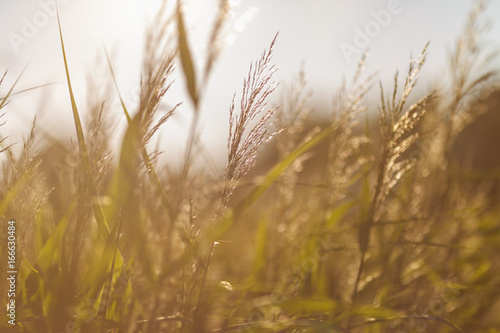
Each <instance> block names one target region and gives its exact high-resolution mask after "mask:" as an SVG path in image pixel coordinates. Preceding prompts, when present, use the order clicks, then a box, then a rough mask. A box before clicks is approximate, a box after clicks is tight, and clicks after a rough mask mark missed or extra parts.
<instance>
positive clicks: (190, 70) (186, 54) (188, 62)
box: [177, 2, 198, 107]
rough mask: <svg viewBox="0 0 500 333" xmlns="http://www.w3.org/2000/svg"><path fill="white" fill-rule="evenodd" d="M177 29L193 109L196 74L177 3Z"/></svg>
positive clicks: (195, 97)
mask: <svg viewBox="0 0 500 333" xmlns="http://www.w3.org/2000/svg"><path fill="white" fill-rule="evenodd" d="M177 29H178V30H179V31H178V34H179V51H180V56H181V63H182V69H183V70H184V75H185V77H186V84H187V88H188V91H189V95H190V96H191V100H192V101H193V104H194V105H195V107H197V106H198V91H197V87H196V72H195V70H194V66H193V60H192V57H191V51H190V50H189V44H188V41H187V33H186V29H185V26H184V18H183V16H182V10H181V4H180V2H178V3H177Z"/></svg>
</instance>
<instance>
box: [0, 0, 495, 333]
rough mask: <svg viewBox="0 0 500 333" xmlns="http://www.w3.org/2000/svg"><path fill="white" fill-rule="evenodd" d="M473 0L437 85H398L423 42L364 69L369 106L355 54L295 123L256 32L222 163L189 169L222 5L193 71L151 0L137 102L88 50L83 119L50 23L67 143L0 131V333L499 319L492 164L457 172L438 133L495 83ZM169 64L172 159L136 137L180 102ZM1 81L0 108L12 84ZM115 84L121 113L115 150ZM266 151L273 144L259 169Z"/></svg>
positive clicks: (418, 62) (448, 327) (184, 41)
mask: <svg viewBox="0 0 500 333" xmlns="http://www.w3.org/2000/svg"><path fill="white" fill-rule="evenodd" d="M474 4H475V5H474V6H473V9H472V10H471V13H470V15H469V18H468V21H467V23H466V25H465V28H464V31H463V32H462V33H461V34H460V36H459V38H458V39H457V43H456V46H455V48H454V50H453V51H452V52H451V54H450V58H449V64H450V70H449V77H450V81H449V82H450V83H449V85H447V84H445V85H444V86H437V87H435V88H434V89H432V90H430V91H429V92H427V93H426V94H423V95H422V96H413V95H414V94H415V91H414V90H415V89H414V88H415V86H416V85H417V84H418V78H419V75H420V73H421V72H422V71H425V61H426V58H427V57H428V56H429V54H432V52H430V53H429V51H428V50H429V45H426V46H424V48H423V50H422V52H421V53H420V55H419V56H418V57H417V58H415V59H413V58H412V59H410V64H409V68H408V71H407V72H406V73H405V75H404V76H403V78H401V76H400V74H399V73H398V72H396V74H395V76H394V86H393V87H392V89H391V91H390V92H389V93H388V90H387V89H386V88H385V87H383V85H382V84H380V85H379V89H380V99H379V101H378V102H377V103H376V105H377V109H378V119H375V120H374V119H373V117H372V116H371V115H370V114H369V113H368V112H367V111H368V109H369V108H370V107H369V105H372V103H369V104H367V101H366V95H367V93H368V92H369V91H370V90H372V89H376V88H375V84H374V83H375V82H376V76H375V75H372V74H367V71H366V67H367V63H368V62H369V56H368V55H365V56H363V57H362V58H361V59H360V61H359V65H358V68H357V70H356V72H355V73H354V74H353V78H352V80H350V81H348V82H345V83H344V84H343V85H342V86H341V87H340V89H339V90H338V91H337V93H336V98H335V103H334V105H333V106H332V110H331V117H330V118H329V120H328V121H327V122H326V123H323V124H322V125H321V126H313V128H311V126H310V125H309V124H310V123H311V122H312V120H311V119H310V118H311V115H312V112H311V111H312V109H313V106H312V105H310V102H309V96H310V94H309V93H308V91H310V89H309V88H308V86H307V80H306V73H304V72H300V73H299V75H298V77H297V78H296V79H295V81H294V82H292V83H290V84H284V85H282V87H283V86H284V89H283V90H282V91H283V93H282V95H281V98H280V105H279V106H271V104H270V103H271V98H272V96H274V95H277V93H276V90H277V89H278V82H275V81H274V77H275V73H276V71H277V67H275V66H274V65H273V62H272V55H273V49H274V47H275V46H276V45H277V44H279V36H278V35H275V36H274V38H273V35H272V34H270V35H269V36H268V37H269V39H270V41H271V42H270V45H269V47H268V48H267V49H266V50H264V52H263V53H262V55H261V57H260V58H258V59H257V60H256V61H255V62H253V63H252V64H251V65H250V69H249V72H248V75H247V77H246V78H244V79H243V86H242V88H241V91H240V92H236V93H235V95H234V97H233V100H232V101H228V110H229V114H228V120H226V121H227V122H226V123H228V128H229V133H228V141H227V161H226V162H227V164H226V167H225V168H224V169H223V170H220V172H219V174H211V173H209V172H208V171H204V170H200V169H199V168H196V167H195V164H196V163H197V162H196V161H197V157H198V155H199V154H201V150H202V149H203V147H202V143H201V142H200V135H199V128H198V125H197V123H198V118H199V115H200V113H201V112H205V111H206V110H203V108H202V107H201V105H202V103H201V101H202V100H203V98H204V93H205V92H206V91H207V90H206V87H207V85H208V83H209V80H208V77H209V76H210V73H211V70H212V69H213V68H214V66H217V60H218V57H219V55H220V52H221V43H222V42H221V41H222V40H223V35H224V26H225V21H226V20H227V18H228V11H229V10H230V9H229V8H230V7H229V2H228V1H224V0H223V1H221V2H220V6H219V12H218V14H217V15H216V19H215V22H214V26H213V29H212V32H211V34H210V38H209V41H208V43H209V48H208V53H207V55H206V59H203V60H204V61H202V63H204V64H205V67H204V68H203V71H201V72H200V71H199V70H198V69H197V67H196V66H195V65H194V64H195V61H194V60H195V59H194V57H193V54H192V53H191V48H190V32H189V30H187V29H186V27H185V24H184V13H183V7H182V6H181V4H180V2H178V3H177V4H176V6H173V7H172V8H173V11H172V12H169V11H168V10H166V8H167V4H166V2H164V4H163V6H162V8H161V9H160V11H159V12H158V15H157V16H156V17H155V18H154V21H153V22H152V24H151V26H150V27H149V28H148V31H147V36H146V37H147V38H146V44H145V59H144V63H143V71H142V76H141V82H140V103H139V105H138V106H137V108H136V109H135V110H132V109H129V106H127V105H126V104H125V102H124V100H123V99H122V97H121V93H120V87H119V86H118V84H117V81H116V79H115V69H114V68H113V64H112V62H113V61H112V58H111V57H109V56H108V54H107V52H106V48H105V47H104V51H103V52H104V54H105V58H106V65H105V69H106V73H107V74H108V82H107V83H106V85H105V86H104V87H96V86H95V85H92V79H90V80H89V103H88V110H87V111H88V112H86V114H88V119H87V122H85V119H82V118H81V113H80V111H81V107H79V105H80V103H81V101H78V100H77V99H76V98H75V96H74V94H73V90H72V85H71V82H72V81H71V75H70V74H71V59H69V58H67V57H66V50H65V44H64V36H63V32H64V26H63V24H61V22H59V23H60V25H59V27H60V29H59V34H60V41H61V51H62V61H61V65H62V66H64V68H65V71H66V78H67V87H68V93H69V99H68V104H67V105H68V108H67V111H68V112H71V113H72V115H73V119H74V126H75V134H76V140H67V141H64V140H61V141H57V140H55V139H52V138H48V139H47V138H43V136H42V137H41V138H40V133H39V131H38V128H37V126H36V121H35V120H34V121H33V126H32V130H31V131H30V133H29V135H28V136H27V137H26V139H25V140H24V142H23V149H22V153H21V154H17V153H16V152H15V151H14V149H13V147H12V146H10V145H9V144H8V140H7V139H6V138H5V136H2V137H0V144H1V146H0V152H1V154H2V155H3V157H4V158H3V166H2V167H3V168H2V186H1V188H0V216H1V217H2V220H3V221H7V219H9V218H15V219H16V220H17V225H18V263H19V267H18V269H19V274H18V280H17V286H18V295H17V297H16V304H17V305H16V311H17V325H16V326H9V325H8V324H7V321H6V318H7V317H6V316H2V317H1V318H2V319H1V321H0V323H1V325H2V332H4V331H5V332H54V333H61V332H500V330H499V327H500V321H499V317H498V315H497V314H498V309H499V307H500V303H499V301H498V299H499V296H500V279H499V275H498V272H499V271H500V267H499V263H498V262H497V260H496V256H497V254H498V251H499V250H500V247H499V244H500V241H499V240H500V238H499V237H500V233H499V230H500V229H499V228H498V220H499V217H500V206H499V205H498V202H499V201H498V197H494V195H496V194H495V192H494V191H489V188H490V187H494V186H498V183H499V182H500V180H499V179H498V178H495V175H498V170H493V169H491V170H481V171H479V177H475V178H473V179H471V178H467V177H464V173H466V172H467V171H466V170H468V169H465V168H464V169H460V166H458V169H456V168H457V166H452V165H451V162H450V153H451V151H452V146H453V142H454V140H455V139H456V138H457V137H458V136H459V135H460V133H461V132H462V130H463V129H464V128H466V127H467V125H468V124H471V123H473V122H474V119H475V118H476V117H477V116H478V115H479V114H481V112H482V110H484V107H483V106H484V105H486V103H487V98H484V97H483V95H482V94H481V93H482V92H484V91H492V90H495V89H497V86H495V83H494V82H495V81H494V79H495V78H496V75H497V72H496V70H492V69H491V67H488V66H486V67H481V66H480V65H481V64H484V63H485V61H484V60H485V59H486V63H487V64H488V63H491V61H492V59H494V58H493V56H492V55H491V54H489V53H487V52H485V51H483V50H482V44H481V40H482V37H483V33H484V27H483V26H482V25H481V22H482V18H483V13H484V8H485V7H484V3H483V2H479V1H478V2H475V3H474ZM169 27H173V29H170V28H169ZM171 31H173V32H172V33H171ZM488 61H489V62H488ZM174 71H177V72H179V73H180V75H182V76H183V77H184V79H185V82H186V87H185V88H186V90H187V92H188V95H187V96H188V99H189V101H186V102H187V103H188V104H190V105H191V106H192V110H193V113H194V117H193V123H192V126H191V128H190V132H189V133H188V139H187V142H186V143H185V144H186V149H185V151H186V153H185V156H184V158H183V161H181V168H180V169H179V170H177V169H173V168H172V167H171V166H170V165H169V164H162V163H161V162H160V160H159V159H158V158H157V156H158V155H159V154H160V152H159V151H156V150H155V149H153V148H152V144H151V142H152V140H154V139H155V138H156V136H157V133H158V131H159V130H160V129H161V127H162V125H163V124H165V123H166V122H167V121H169V119H170V117H171V116H172V115H173V114H174V113H175V112H177V111H176V110H177V106H174V107H173V108H172V109H170V110H168V111H167V112H165V113H163V114H160V113H159V109H160V106H161V105H162V104H161V103H162V100H163V98H164V97H165V96H166V95H167V94H169V89H170V88H171V86H172V84H175V83H174V81H173V73H174ZM2 81H3V79H2V80H1V81H0V84H1V83H2ZM401 82H402V83H401ZM13 91H14V87H12V89H10V90H9V92H8V94H7V95H6V96H4V97H3V98H2V99H1V100H0V111H1V112H7V111H8V100H9V99H12V98H21V96H22V95H20V96H19V97H18V96H15V95H13ZM112 95H116V96H117V97H118V99H119V100H120V102H121V104H120V107H121V109H122V111H123V117H124V118H125V119H126V120H127V124H126V130H125V134H124V135H123V138H122V140H121V144H120V147H119V150H118V153H117V156H113V155H112V151H113V150H112V147H111V140H110V138H111V136H112V132H111V131H110V128H111V127H112V126H113V124H114V121H116V120H117V119H113V118H112V117H111V116H110V114H111V109H110V107H111V105H112V104H111V103H110V102H109V101H110V100H111V99H112V98H113V96H112ZM478 96H479V98H478ZM276 97H277V96H276ZM410 99H415V100H416V102H415V103H414V104H412V105H409V100H410ZM275 100H276V99H275ZM373 103H374V104H375V102H373ZM497 111H498V110H494V111H490V112H497ZM42 139H45V140H46V142H48V144H42V143H41V142H42ZM73 143H74V144H73ZM266 149H267V150H268V151H274V152H275V153H276V154H275V155H276V156H277V158H276V160H275V162H273V164H272V165H270V166H269V165H267V166H266V165H265V164H266V163H265V162H264V161H263V159H262V156H264V154H265V153H266V151H265V150H266ZM273 149H274V150H273ZM491 153H492V154H498V151H492V152H491ZM497 168H498V166H497ZM256 170H264V171H262V172H261V173H260V174H259V175H258V177H255V175H256V173H257V171H256ZM457 170H458V172H457ZM492 179H493V180H492ZM495 184H497V185H495ZM3 225H5V226H6V223H4V224H3ZM5 226H2V232H3V233H2V235H6V233H5V232H6V230H7V229H6V227H5ZM0 256H1V257H2V258H6V246H5V237H4V238H2V247H1V250H0ZM2 260H4V259H2ZM2 267H3V266H2ZM5 281H6V280H5V279H2V280H1V281H0V295H1V296H0V298H1V299H2V301H5V300H6V297H7V292H6V290H7V284H6V282H5Z"/></svg>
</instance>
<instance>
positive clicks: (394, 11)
mask: <svg viewBox="0 0 500 333" xmlns="http://www.w3.org/2000/svg"><path fill="white" fill-rule="evenodd" d="M407 1H412V0H407ZM403 9H404V7H403V5H402V4H401V1H400V0H389V1H388V2H387V6H386V8H385V9H380V10H372V11H371V13H370V16H371V17H372V19H371V20H370V21H368V22H366V23H365V25H364V26H363V27H362V28H360V27H355V28H354V37H353V39H352V42H351V43H347V42H342V43H340V50H341V51H342V54H343V55H344V58H345V59H346V61H347V62H348V63H349V64H350V63H352V61H353V56H355V57H354V59H357V58H358V56H360V55H361V54H362V53H363V52H364V51H365V50H366V48H367V47H368V46H369V45H370V43H371V41H372V40H373V39H374V38H375V37H377V36H379V35H380V34H381V33H382V31H383V29H384V28H387V27H388V26H389V25H390V24H391V22H392V19H393V17H394V16H396V15H399V14H401V13H402V12H403Z"/></svg>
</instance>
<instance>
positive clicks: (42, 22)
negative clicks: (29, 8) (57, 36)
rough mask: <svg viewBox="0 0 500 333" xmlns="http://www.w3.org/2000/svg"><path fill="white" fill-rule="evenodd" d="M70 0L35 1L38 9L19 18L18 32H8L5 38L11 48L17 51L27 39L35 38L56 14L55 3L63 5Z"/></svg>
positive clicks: (26, 42)
mask: <svg viewBox="0 0 500 333" xmlns="http://www.w3.org/2000/svg"><path fill="white" fill-rule="evenodd" d="M70 1H71V0H39V1H38V2H37V4H38V7H39V10H37V11H36V12H35V13H34V14H33V15H32V16H31V17H26V16H24V17H23V18H22V19H21V22H22V24H21V29H20V32H18V33H16V32H12V31H11V32H9V33H8V34H7V39H8V40H9V44H10V46H11V47H12V49H13V50H14V51H15V52H16V53H19V50H20V47H21V46H22V45H25V44H28V43H29V41H30V40H31V39H33V38H35V37H36V36H37V35H38V33H39V32H40V30H42V29H43V28H45V27H46V26H47V25H48V24H49V22H50V20H51V19H53V18H55V17H56V15H57V11H56V5H59V6H61V5H65V4H67V3H69V2H70Z"/></svg>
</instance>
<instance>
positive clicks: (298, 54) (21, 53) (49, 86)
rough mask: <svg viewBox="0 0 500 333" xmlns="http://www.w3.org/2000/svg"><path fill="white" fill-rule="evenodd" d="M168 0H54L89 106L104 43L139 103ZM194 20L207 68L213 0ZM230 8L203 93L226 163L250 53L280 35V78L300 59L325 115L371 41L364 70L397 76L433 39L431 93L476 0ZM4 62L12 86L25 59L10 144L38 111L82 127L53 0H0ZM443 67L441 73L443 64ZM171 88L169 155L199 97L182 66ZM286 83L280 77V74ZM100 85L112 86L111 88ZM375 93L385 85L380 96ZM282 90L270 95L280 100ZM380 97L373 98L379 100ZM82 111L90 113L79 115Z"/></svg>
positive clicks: (189, 13)
mask: <svg viewBox="0 0 500 333" xmlns="http://www.w3.org/2000/svg"><path fill="white" fill-rule="evenodd" d="M159 3H160V0H149V1H138V0H86V1H84V0H58V4H59V11H60V17H61V24H62V29H63V35H64V38H65V44H66V51H67V56H68V61H69V67H70V73H71V76H72V80H73V84H74V90H75V92H76V100H77V103H78V106H79V108H80V112H82V113H83V114H84V113H85V103H86V100H87V99H86V87H87V81H88V78H89V77H91V78H92V80H93V81H94V82H95V83H97V85H98V86H99V85H100V84H101V82H102V86H103V87H104V85H105V82H107V80H109V79H110V76H109V71H107V70H106V68H107V67H106V63H105V61H104V60H103V59H104V56H103V55H104V52H103V44H104V45H105V46H106V49H107V50H108V51H109V52H110V53H111V54H112V62H113V66H114V70H115V73H116V75H117V79H118V84H119V86H120V90H121V93H122V95H123V97H124V100H125V103H126V104H127V106H128V107H129V109H131V110H134V107H135V106H137V104H138V102H139V95H138V94H139V82H140V70H141V56H142V49H143V40H144V39H143V36H144V31H145V28H146V27H147V23H148V22H149V21H150V19H151V17H152V16H153V15H154V13H155V12H156V10H157V8H158V6H159ZM184 3H185V6H186V10H185V13H186V20H187V22H186V24H187V26H188V29H189V39H190V40H189V42H190V46H191V49H192V52H193V53H194V54H195V55H194V58H195V61H196V60H199V62H198V63H197V64H196V65H197V69H198V71H199V72H200V71H201V70H202V68H201V66H202V63H203V61H204V59H205V58H206V46H207V43H208V38H209V34H210V27H211V24H212V23H213V21H214V18H215V14H216V10H217V6H218V3H219V1H217V0H189V1H184ZM231 5H232V6H233V13H232V16H231V19H230V20H229V24H228V25H227V26H226V28H225V29H226V36H227V37H226V44H225V47H224V49H223V51H222V55H221V57H220V58H219V60H218V62H217V63H216V65H215V68H214V70H213V72H212V75H211V77H210V81H209V82H208V87H207V90H206V91H205V94H204V97H203V100H202V103H201V113H202V116H201V121H200V129H201V130H202V142H204V143H205V146H206V147H207V150H208V152H209V154H210V156H211V159H213V160H214V161H217V162H216V164H218V165H222V164H223V163H225V162H224V161H225V155H226V151H225V147H226V140H227V127H228V126H227V119H228V114H229V106H230V103H231V99H232V96H233V94H234V93H235V92H240V91H241V86H242V83H243V79H244V78H245V76H246V75H247V73H248V68H249V65H250V63H251V61H253V60H254V59H256V58H258V56H259V55H260V54H261V53H262V52H263V50H264V49H265V48H266V47H268V46H269V43H270V42H271V40H272V39H273V37H274V35H275V34H276V33H277V32H279V37H278V41H277V45H276V48H275V53H274V63H275V64H276V65H277V66H278V67H279V72H278V76H277V80H280V81H282V82H283V83H284V84H285V85H286V83H287V82H288V83H290V82H291V81H292V79H293V77H294V76H296V74H297V73H298V72H299V70H300V69H301V68H302V69H304V71H305V73H306V79H307V81H308V84H309V88H310V90H311V92H312V103H311V105H314V107H315V112H316V116H318V117H321V116H322V115H323V116H325V115H326V114H327V112H328V111H329V110H330V109H331V106H332V101H333V97H334V94H335V91H336V89H337V88H339V86H340V84H341V81H342V78H343V76H345V77H347V78H350V77H351V76H352V73H353V72H354V69H355V67H356V63H357V61H358V60H359V58H360V56H361V55H362V53H363V52H364V51H365V50H368V49H369V51H370V56H369V58H368V72H376V73H380V74H379V78H380V80H381V81H382V82H383V83H385V84H387V85H391V81H392V80H393V75H394V72H395V70H396V69H399V70H400V72H401V73H405V72H406V70H407V66H408V65H407V64H408V59H409V56H410V53H412V54H413V55H415V56H416V55H418V54H419V53H420V51H421V49H422V48H423V46H424V45H425V44H426V43H427V42H429V41H430V42H431V44H430V51H429V58H428V62H427V64H426V65H425V67H424V71H423V73H422V80H423V84H422V83H421V84H420V86H419V89H420V90H421V91H429V90H430V88H431V86H433V85H435V84H439V82H435V81H431V79H430V78H431V77H432V78H433V80H435V78H436V77H443V78H444V77H445V76H444V73H445V72H446V63H447V60H446V57H447V54H448V52H449V51H450V49H451V48H452V45H453V43H454V41H455V38H456V36H457V35H458V33H459V32H460V29H461V28H462V27H463V25H464V21H465V18H466V14H467V11H468V9H469V8H470V5H471V3H470V1H468V0H458V1H457V0H440V1H431V0H419V1H412V0H400V1H397V0H377V1H374V0H354V1H340V0H335V1H332V0H316V1H298V0H267V1H266V0H246V1H232V2H231ZM487 13H488V15H487V16H488V17H489V19H490V20H491V31H490V34H489V41H488V42H487V44H488V45H487V47H492V48H494V47H498V46H499V39H498V36H500V1H491V3H490V4H489V7H488V10H487ZM0 31H1V32H2V33H1V34H0V72H1V73H2V74H3V72H5V71H6V70H8V74H7V76H6V77H5V80H4V83H3V84H2V86H1V87H0V96H4V95H5V94H6V93H7V91H8V89H9V88H10V86H11V85H12V84H13V83H14V81H15V80H16V78H17V77H18V76H19V75H20V73H21V72H22V70H23V68H24V67H25V66H27V67H26V70H25V72H24V74H23V75H22V77H21V79H20V81H19V83H18V84H17V86H16V89H15V92H19V91H23V90H26V89H31V88H34V87H37V88H36V89H32V90H29V91H26V92H21V93H19V94H17V95H15V96H12V98H11V102H10V104H9V106H8V107H7V108H6V109H5V110H7V111H6V114H5V116H4V117H3V118H2V120H3V121H5V122H6V123H5V125H4V126H3V127H1V128H0V131H1V132H0V133H1V134H2V136H9V142H11V143H13V142H19V141H20V140H21V139H22V137H23V135H24V136H26V135H27V133H28V131H29V127H30V125H31V123H32V119H33V117H34V116H35V115H36V117H37V121H38V128H39V129H40V130H41V131H43V132H45V133H46V134H49V135H51V136H54V137H61V136H63V137H67V136H74V127H73V120H72V114H71V104H70V100H69V96H68V91H67V86H66V83H65V74H64V65H63V59H62V53H61V47H60V41H59V35H58V31H57V19H56V17H55V11H54V1H52V0H3V1H2V2H1V4H0ZM441 72H442V73H443V75H440V73H441ZM178 74H179V73H178V72H177V73H176V74H175V76H176V77H177V78H176V82H175V84H174V85H173V87H172V89H171V90H170V91H169V93H167V95H166V98H165V104H166V105H165V111H166V110H168V109H169V108H170V106H172V105H175V104H177V103H179V102H184V103H183V105H181V107H180V108H179V109H178V111H177V112H176V114H175V116H174V117H172V119H171V120H169V121H168V122H167V124H166V125H165V126H164V128H163V129H162V130H161V134H160V136H159V139H158V141H159V142H160V147H161V148H162V149H163V150H166V152H167V154H166V155H168V159H169V160H171V161H175V160H176V159H180V157H181V156H182V155H181V154H182V150H183V147H184V146H185V145H184V144H179V142H185V139H186V136H187V132H188V129H189V126H190V121H191V119H192V112H193V110H192V105H190V104H189V102H185V101H189V99H188V98H187V94H186V91H185V85H184V82H183V81H182V75H178ZM282 86H283V84H282ZM103 89H104V88H103ZM378 94H379V89H378V87H375V88H374V89H373V90H372V96H376V95H378ZM279 96H280V92H278V93H277V94H275V95H274V100H275V101H276V104H277V103H278V98H279ZM113 98H114V99H115V100H110V103H112V105H113V110H114V112H115V114H116V120H115V123H117V126H116V129H115V133H116V135H115V138H116V140H119V139H120V135H121V130H120V129H121V128H122V127H123V126H121V125H124V123H125V120H124V116H123V112H122V110H121V107H120V105H119V104H117V102H116V98H115V97H113ZM375 108H376V105H373V106H372V109H375ZM83 117H84V118H85V115H83Z"/></svg>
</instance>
